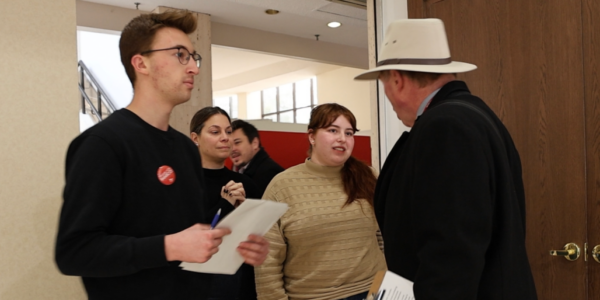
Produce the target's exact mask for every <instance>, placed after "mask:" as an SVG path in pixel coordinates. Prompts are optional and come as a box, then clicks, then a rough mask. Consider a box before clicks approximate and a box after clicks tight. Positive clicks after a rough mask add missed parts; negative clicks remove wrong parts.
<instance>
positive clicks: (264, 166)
mask: <svg viewBox="0 0 600 300" xmlns="http://www.w3.org/2000/svg"><path fill="white" fill-rule="evenodd" d="M283 170H285V169H284V168H283V167H281V166H280V165H279V164H277V163H276V162H275V161H274V160H273V159H271V158H270V157H269V154H267V151H265V149H262V148H261V149H260V150H259V151H258V153H256V155H254V157H253V158H252V160H251V161H250V164H249V165H248V168H247V169H246V170H245V171H244V175H246V176H248V177H250V178H252V180H254V182H256V185H257V186H258V189H259V191H260V195H261V196H262V194H264V193H265V190H266V189H267V186H268V185H269V182H271V179H273V177H275V175H277V174H279V173H281V172H282V171H283Z"/></svg>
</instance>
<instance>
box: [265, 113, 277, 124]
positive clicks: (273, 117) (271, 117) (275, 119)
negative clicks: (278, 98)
mask: <svg viewBox="0 0 600 300" xmlns="http://www.w3.org/2000/svg"><path fill="white" fill-rule="evenodd" d="M263 119H265V120H271V121H273V122H277V114H274V115H268V116H264V117H263Z"/></svg>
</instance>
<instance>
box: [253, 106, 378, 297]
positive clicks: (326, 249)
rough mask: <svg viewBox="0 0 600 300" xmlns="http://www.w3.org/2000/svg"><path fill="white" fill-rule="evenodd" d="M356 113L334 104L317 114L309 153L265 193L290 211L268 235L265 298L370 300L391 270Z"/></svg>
mask: <svg viewBox="0 0 600 300" xmlns="http://www.w3.org/2000/svg"><path fill="white" fill-rule="evenodd" d="M357 131H358V129H357V128H356V119H355V117H354V115H353V114H352V112H350V111H349V110H348V109H347V108H345V107H344V106H341V105H339V104H335V103H328V104H322V105H319V106H317V107H316V108H315V109H313V111H312V112H311V118H310V123H309V124H308V140H309V143H310V148H309V157H308V158H307V159H306V161H305V162H304V163H303V164H300V165H297V166H294V167H291V168H289V169H287V170H285V171H283V172H282V173H280V174H279V175H277V176H275V178H273V180H272V181H271V183H270V184H269V186H268V187H267V190H266V191H265V193H264V195H263V199H266V200H272V201H277V202H283V203H287V204H288V205H289V210H288V211H287V212H286V213H285V214H284V215H283V216H282V217H281V219H280V220H279V221H278V222H277V223H276V224H275V225H274V226H273V227H272V228H271V230H270V231H269V232H268V233H267V234H266V235H265V238H267V240H269V242H270V248H269V255H268V256H267V259H266V261H265V263H264V264H263V265H261V266H260V267H256V268H255V273H256V289H257V294H258V299H290V300H291V299H327V300H331V299H347V300H354V299H361V300H362V299H364V298H366V295H367V291H368V290H369V287H370V286H371V283H372V282H373V278H374V277H375V274H376V273H377V271H380V270H385V269H386V264H385V259H384V256H383V251H382V250H383V242H382V240H381V238H380V237H381V235H380V234H378V233H379V231H378V226H377V221H376V220H375V216H374V213H373V194H374V190H375V184H376V181H377V179H376V177H375V174H374V173H373V170H372V169H371V168H370V167H369V166H367V165H366V164H365V163H363V162H361V161H359V160H357V159H355V158H354V157H352V150H353V149H354V134H355V133H356V132H357Z"/></svg>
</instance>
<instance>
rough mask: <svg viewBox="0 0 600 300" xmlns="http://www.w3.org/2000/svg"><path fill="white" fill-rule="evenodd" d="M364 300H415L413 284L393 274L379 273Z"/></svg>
mask: <svg viewBox="0 0 600 300" xmlns="http://www.w3.org/2000/svg"><path fill="white" fill-rule="evenodd" d="M366 300H415V294H414V293H413V283H412V281H410V280H407V279H405V278H404V277H402V276H398V275H397V274H395V273H393V272H390V271H379V272H377V275H375V279H374V280H373V284H372V285H371V289H370V290H369V294H368V296H367V299H366Z"/></svg>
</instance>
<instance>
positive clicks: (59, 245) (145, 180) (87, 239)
mask: <svg viewBox="0 0 600 300" xmlns="http://www.w3.org/2000/svg"><path fill="white" fill-rule="evenodd" d="M161 166H169V167H171V168H172V169H173V171H174V173H175V181H174V182H173V183H172V184H170V185H166V184H163V183H161V181H160V180H159V178H158V175H157V171H158V169H159V168H160V167H161ZM203 178H204V175H203V171H202V168H201V163H200V156H199V154H198V149H197V148H196V147H195V146H194V144H193V143H192V142H191V140H190V139H189V138H188V137H186V136H185V135H183V134H181V133H179V132H177V131H176V130H174V129H172V128H169V129H168V130H167V131H161V130H159V129H157V128H155V127H153V126H151V125H149V124H147V123H146V122H144V121H143V120H142V119H140V118H139V117H138V116H137V115H135V114H134V113H132V112H131V111H129V110H126V109H122V110H119V111H117V112H115V113H113V114H112V115H111V116H110V117H108V118H107V119H106V120H104V121H102V122H100V123H99V124H97V125H95V126H93V127H92V128H90V129H89V130H87V131H85V132H84V133H82V134H81V135H80V136H79V137H77V138H76V139H75V140H73V142H72V143H71V145H70V146H69V150H68V152H67V158H66V185H65V189H64V194H63V197H64V203H63V207H62V211H61V215H60V221H59V229H58V235H57V239H56V249H55V250H56V253H55V255H56V263H57V265H58V267H59V269H60V270H61V272H63V273H64V274H66V275H76V276H81V277H82V279H83V283H84V286H85V289H86V291H87V293H88V296H89V299H204V298H205V295H206V294H207V290H206V288H207V287H206V283H207V281H208V279H209V278H210V276H211V275H208V274H201V273H194V272H188V271H183V270H181V269H180V268H179V267H178V265H179V262H171V263H169V262H168V261H167V260H166V256H165V249H164V236H165V235H167V234H172V233H176V232H179V231H181V230H184V229H186V228H188V227H190V226H192V225H194V224H195V223H210V218H211V217H212V214H214V211H216V210H217V209H218V207H221V206H225V205H228V203H227V201H225V200H223V199H221V200H218V199H215V198H208V197H205V185H204V182H203ZM209 199H210V200H209Z"/></svg>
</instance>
